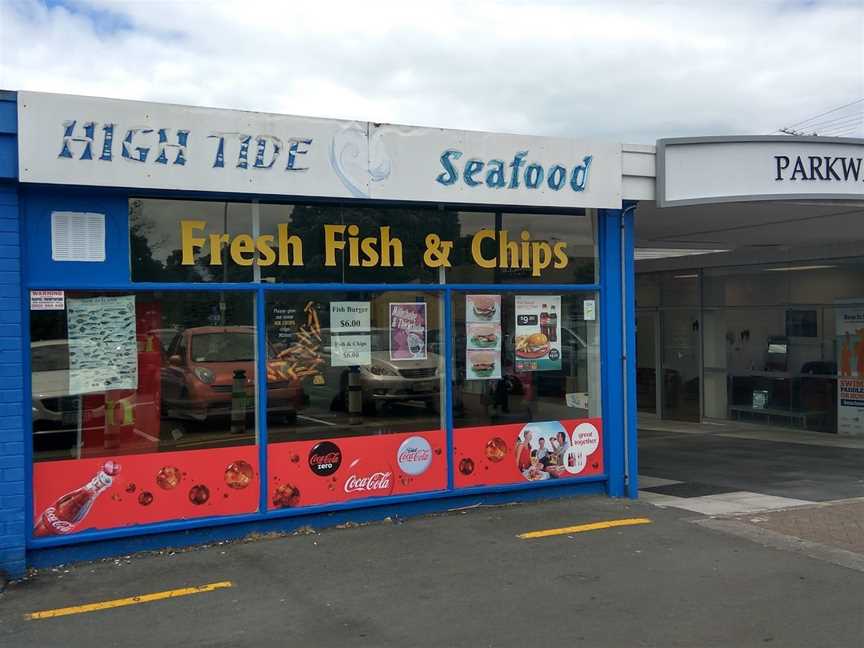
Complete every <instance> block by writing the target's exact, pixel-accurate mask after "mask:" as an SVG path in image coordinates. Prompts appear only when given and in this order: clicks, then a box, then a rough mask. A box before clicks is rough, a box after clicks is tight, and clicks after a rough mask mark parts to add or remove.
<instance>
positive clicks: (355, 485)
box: [345, 471, 393, 493]
mask: <svg viewBox="0 0 864 648" xmlns="http://www.w3.org/2000/svg"><path fill="white" fill-rule="evenodd" d="M392 476H393V475H392V473H390V472H382V471H378V472H374V473H372V474H371V475H366V476H364V477H358V476H357V475H351V476H350V477H348V479H346V480H345V492H346V493H360V492H371V491H378V490H383V491H386V490H389V489H390V479H391V477H392Z"/></svg>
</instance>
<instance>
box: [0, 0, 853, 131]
mask: <svg viewBox="0 0 864 648" xmlns="http://www.w3.org/2000/svg"><path fill="white" fill-rule="evenodd" d="M0 88H5V89H11V90H43V91H50V92H64V93H75V94H86V95H96V96H105V97H119V98H128V99H142V100H150V101H165V102H174V103H186V104H193V105H206V106H216V107H224V108H240V109H248V110H258V111H267V112H278V113H289V114H297V115H315V116H324V117H339V118H352V119H363V120H370V121H387V122H398V123H407V124H416V125H422V126H444V127H449V128H466V129H479V130H492V131H503V132H515V133H526V134H535V135H563V136H568V137H598V138H603V139H612V140H620V141H628V142H646V143H647V142H653V141H654V140H655V139H656V138H658V137H668V136H680V135H692V134H702V135H706V134H712V135H714V134H718V135H719V134H731V133H771V132H773V131H774V130H775V129H777V128H779V127H781V126H785V125H790V124H793V123H796V122H799V121H800V120H803V119H805V118H808V117H811V116H813V115H815V114H818V113H820V112H823V111H825V110H828V109H830V108H833V107H835V106H839V105H841V104H845V103H847V102H851V101H853V100H855V99H858V98H861V97H864V0H850V1H837V2H830V1H825V2H819V1H792V0H787V1H785V2H783V1H779V0H777V1H774V0H738V1H736V0H723V1H722V2H720V1H719V0H684V1H680V2H651V1H650V0H633V1H615V0H606V1H604V0H598V1H594V2H589V1H584V2H580V1H577V0H572V1H570V2H565V1H563V0H562V1H559V2H554V1H548V2H547V1H544V0H532V1H530V2H529V1H524V2H521V1H515V0H513V1H510V2H503V1H502V2H487V1H484V0H473V1H471V2H448V1H447V0H435V1H434V2H420V1H412V0H402V1H401V2H393V3H387V2H374V1H373V0H353V1H351V2H328V1H327V0H318V1H316V2H309V3H307V2H300V1H299V0H281V1H278V2H258V1H255V0H234V1H225V2H220V1H204V0H198V1H175V2H163V1H149V2H148V1H138V2H129V1H110V0H91V1H88V0H80V1H79V0H42V1H35V0H33V1H31V0H0ZM862 106H864V103H859V104H857V105H856V106H853V107H852V108H851V111H852V113H851V114H852V115H853V119H852V121H851V122H850V123H852V124H853V126H854V125H855V123H856V122H855V120H854V115H860V114H861V113H862ZM846 112H850V109H846V111H845V112H843V113H841V115H845V113H846ZM838 125H839V124H838ZM835 130H838V129H835ZM846 130H847V131H848V130H849V129H848V128H847V129H846ZM837 134H856V135H864V130H862V129H861V127H860V126H859V127H858V130H857V131H855V132H849V133H846V132H844V133H839V132H838V133H837Z"/></svg>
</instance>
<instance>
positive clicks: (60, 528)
mask: <svg viewBox="0 0 864 648" xmlns="http://www.w3.org/2000/svg"><path fill="white" fill-rule="evenodd" d="M42 516H43V519H44V520H45V522H47V524H48V526H50V527H51V528H52V529H54V531H56V532H57V533H69V532H70V531H71V530H72V527H73V526H74V525H73V524H72V523H71V522H69V521H67V520H61V519H60V518H59V517H57V509H55V508H54V507H53V506H49V507H48V508H47V509H45V512H44V513H43V514H42Z"/></svg>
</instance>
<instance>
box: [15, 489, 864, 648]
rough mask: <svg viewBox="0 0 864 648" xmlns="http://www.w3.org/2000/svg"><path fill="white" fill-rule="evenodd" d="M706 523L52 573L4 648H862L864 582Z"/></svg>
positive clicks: (529, 509) (452, 523)
mask: <svg viewBox="0 0 864 648" xmlns="http://www.w3.org/2000/svg"><path fill="white" fill-rule="evenodd" d="M632 518H648V519H650V520H651V523H650V524H638V525H633V526H618V527H611V528H599V529H597V530H591V531H583V532H578V531H576V530H574V531H572V532H568V533H563V534H560V535H551V536H548V537H541V538H534V539H521V538H519V537H518V535H519V534H523V533H526V532H531V531H538V530H544V529H551V528H557V527H565V526H576V525H583V524H588V523H592V522H599V521H607V520H620V519H632ZM705 519H707V518H704V517H703V516H700V515H698V514H694V513H690V512H688V511H682V510H678V509H660V508H656V507H654V506H651V505H649V504H645V503H639V502H635V503H634V502H629V501H622V500H609V499H606V498H601V497H591V498H586V497H583V498H572V499H567V500H553V501H546V502H540V503H533V504H523V505H514V506H503V507H495V508H476V509H471V510H467V511H462V512H452V513H449V514H446V515H439V516H431V517H425V518H416V519H410V520H407V521H404V522H402V521H395V522H393V521H391V522H389V523H380V524H374V525H369V526H361V527H356V528H343V529H331V530H326V531H322V532H320V533H316V532H311V533H308V534H300V535H294V536H286V537H278V538H263V539H256V540H254V541H247V542H240V543H235V544H225V545H213V546H209V547H207V548H199V549H193V550H190V551H184V552H178V553H172V552H162V553H158V554H146V555H139V556H134V557H131V558H128V559H120V560H108V561H102V562H97V563H87V564H79V565H75V566H70V567H64V568H60V569H56V570H45V571H42V572H39V573H37V574H35V575H34V576H33V577H32V578H31V579H30V580H28V581H25V582H22V583H19V584H13V585H11V586H10V587H9V588H8V589H7V591H6V592H5V593H4V594H3V595H2V596H0V646H4V647H5V646H10V647H11V646H16V647H17V646H22V647H23V646H39V647H40V648H41V647H53V646H63V647H76V646H82V647H83V646H88V647H90V646H100V647H103V646H104V647H107V646H136V647H137V646H159V647H163V646H166V645H172V646H183V647H184V648H187V647H192V646H225V647H228V646H230V647H231V648H236V647H238V646H292V647H293V646H298V647H300V646H302V647H309V646H313V647H317V646H322V647H324V646H328V647H329V646H374V647H385V646H387V647H389V646H393V647H399V648H404V647H410V646H441V647H445V646H447V647H453V646H456V647H461V646H465V647H471V648H474V647H505V646H556V645H561V646H564V645H568V646H581V645H584V646H603V647H618V646H621V647H631V646H657V647H663V648H667V647H671V646H681V647H687V648H701V647H710V646H730V647H731V646H735V647H745V646H766V645H774V646H783V647H798V646H800V647H802V648H803V647H807V648H818V647H822V646H824V647H825V648H829V647H830V648H837V647H845V646H849V647H855V646H861V645H864V572H862V571H859V570H858V569H855V568H850V567H848V566H840V565H838V564H836V563H832V562H830V561H825V560H820V559H818V558H814V557H812V556H809V555H804V554H802V553H800V552H794V551H785V550H783V549H782V548H776V547H772V546H765V545H764V544H760V543H759V542H758V541H753V540H751V539H747V538H745V537H740V536H738V535H731V534H728V533H725V532H722V531H720V530H717V529H713V528H706V527H705V526H703V525H701V524H694V523H693V522H694V521H697V520H705ZM208 585H209V586H211V588H210V589H207V588H204V589H203V590H201V591H198V592H197V593H190V592H188V591H186V592H183V591H182V588H190V587H200V586H208ZM174 590H180V592H179V593H175V594H169V595H165V596H166V597H165V598H162V599H161V600H153V601H150V602H144V601H142V599H140V598H139V599H134V598H133V599H132V600H131V601H126V603H129V604H126V605H124V606H122V607H114V608H111V607H110V606H109V605H104V604H105V602H108V601H115V600H117V599H125V598H127V597H140V596H141V595H147V594H153V593H161V592H171V591H174ZM157 598H158V597H157ZM100 603H101V604H103V605H101V606H100V605H97V606H95V609H93V611H86V610H87V609H88V608H80V607H75V608H74V609H73V610H72V612H74V613H71V614H67V615H65V616H58V617H53V618H30V619H28V617H27V615H31V614H33V613H35V612H40V611H46V610H54V609H58V608H66V607H70V606H82V605H86V604H100ZM37 616H38V615H37Z"/></svg>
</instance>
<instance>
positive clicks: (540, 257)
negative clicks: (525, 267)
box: [531, 241, 552, 277]
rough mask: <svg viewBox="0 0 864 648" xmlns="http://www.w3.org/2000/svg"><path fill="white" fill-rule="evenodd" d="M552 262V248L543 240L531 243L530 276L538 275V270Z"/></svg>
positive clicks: (543, 268)
mask: <svg viewBox="0 0 864 648" xmlns="http://www.w3.org/2000/svg"><path fill="white" fill-rule="evenodd" d="M550 263H552V248H551V247H549V244H548V243H546V242H545V241H533V242H532V243H531V276H532V277H539V276H540V272H541V271H543V270H545V269H546V268H548V267H549V264H550Z"/></svg>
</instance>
